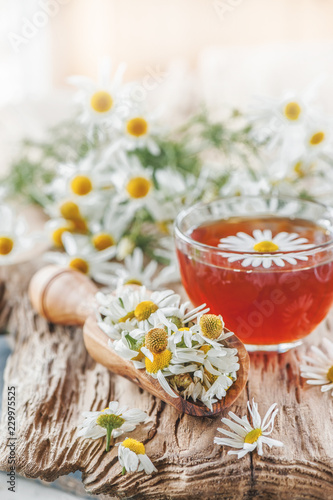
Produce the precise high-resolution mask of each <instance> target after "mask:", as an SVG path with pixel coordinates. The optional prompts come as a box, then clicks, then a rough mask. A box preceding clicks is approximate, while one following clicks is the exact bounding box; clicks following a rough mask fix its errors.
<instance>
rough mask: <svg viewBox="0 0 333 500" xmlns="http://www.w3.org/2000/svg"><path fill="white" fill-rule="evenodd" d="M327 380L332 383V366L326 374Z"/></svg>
mask: <svg viewBox="0 0 333 500" xmlns="http://www.w3.org/2000/svg"><path fill="white" fill-rule="evenodd" d="M326 376H327V380H329V381H330V382H332V383H333V366H331V368H330V369H329V370H328V372H327V375H326Z"/></svg>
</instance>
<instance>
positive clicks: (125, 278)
mask: <svg viewBox="0 0 333 500" xmlns="http://www.w3.org/2000/svg"><path fill="white" fill-rule="evenodd" d="M157 267H158V264H157V262H156V261H154V260H151V261H150V262H149V264H148V265H147V266H146V267H144V265H143V252H142V250H141V248H135V249H134V252H133V253H132V255H127V256H126V257H125V260H124V265H122V264H118V263H114V267H113V274H112V283H111V284H113V285H115V286H116V287H122V286H123V285H139V286H146V287H147V288H149V289H150V290H152V289H153V287H152V279H153V276H154V274H155V273H156V271H157Z"/></svg>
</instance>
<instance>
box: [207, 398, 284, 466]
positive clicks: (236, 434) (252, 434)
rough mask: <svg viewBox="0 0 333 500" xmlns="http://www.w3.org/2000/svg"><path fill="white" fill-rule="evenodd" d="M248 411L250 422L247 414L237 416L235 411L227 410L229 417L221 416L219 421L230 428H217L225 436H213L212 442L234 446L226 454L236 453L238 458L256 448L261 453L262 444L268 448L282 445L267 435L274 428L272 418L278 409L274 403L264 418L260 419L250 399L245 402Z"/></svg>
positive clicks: (256, 405)
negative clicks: (240, 416)
mask: <svg viewBox="0 0 333 500" xmlns="http://www.w3.org/2000/svg"><path fill="white" fill-rule="evenodd" d="M247 406H248V410H249V413H250V415H251V421H252V423H251V424H250V422H249V420H248V418H247V416H244V417H242V418H239V417H238V416H237V415H235V413H233V412H231V411H229V416H230V419H229V418H222V420H221V422H222V423H224V424H225V425H226V426H227V427H229V429H230V430H227V429H223V428H219V429H217V430H218V431H219V432H220V433H221V434H224V435H225V436H227V437H223V438H221V437H215V438H214V443H215V444H219V445H221V446H228V447H231V448H236V449H235V450H229V451H228V455H237V457H238V458H242V457H244V456H245V455H246V454H247V453H249V452H252V451H254V450H255V449H257V450H258V455H263V444H266V445H267V446H269V447H270V448H271V447H272V446H279V447H281V446H283V443H282V442H281V441H278V440H277V439H272V438H270V437H268V436H269V435H270V434H271V433H272V432H273V429H274V420H275V417H276V415H277V414H278V412H279V410H278V408H276V403H274V404H272V405H271V406H270V408H269V409H268V410H267V412H266V414H265V416H264V418H263V419H262V418H261V416H260V414H259V411H258V404H257V403H255V402H254V399H253V400H252V405H251V404H250V401H248V403H247Z"/></svg>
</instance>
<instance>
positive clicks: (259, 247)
mask: <svg viewBox="0 0 333 500" xmlns="http://www.w3.org/2000/svg"><path fill="white" fill-rule="evenodd" d="M253 250H255V251H256V252H260V253H267V252H276V251H277V250H279V247H278V245H276V244H275V243H273V241H259V243H256V244H255V245H254V246H253Z"/></svg>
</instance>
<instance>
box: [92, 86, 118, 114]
mask: <svg viewBox="0 0 333 500" xmlns="http://www.w3.org/2000/svg"><path fill="white" fill-rule="evenodd" d="M90 105H91V107H92V109H93V110H94V111H97V113H106V112H107V111H110V109H111V108H112V106H113V99H112V97H111V95H110V94H109V92H106V91H105V90H99V91H98V92H95V94H93V95H92V97H91V99H90Z"/></svg>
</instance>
